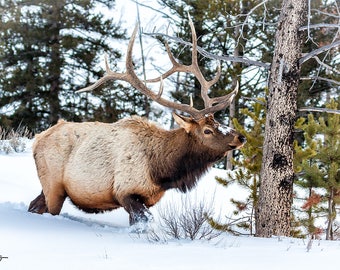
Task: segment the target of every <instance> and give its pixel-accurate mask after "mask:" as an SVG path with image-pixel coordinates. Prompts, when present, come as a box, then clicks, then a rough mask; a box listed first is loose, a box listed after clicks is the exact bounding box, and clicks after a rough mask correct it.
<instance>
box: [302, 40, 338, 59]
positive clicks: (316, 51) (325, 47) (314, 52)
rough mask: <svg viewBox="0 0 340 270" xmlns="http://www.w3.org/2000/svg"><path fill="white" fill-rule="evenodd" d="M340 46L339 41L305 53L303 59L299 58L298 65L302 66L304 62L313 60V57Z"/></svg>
mask: <svg viewBox="0 0 340 270" xmlns="http://www.w3.org/2000/svg"><path fill="white" fill-rule="evenodd" d="M338 46H340V40H337V41H335V42H333V43H331V44H328V45H325V46H322V47H321V48H319V49H316V50H314V51H312V52H310V53H307V54H305V55H304V56H303V57H301V58H300V60H299V64H300V65H302V64H303V63H304V62H306V61H307V60H309V59H311V58H313V57H314V56H316V55H318V54H320V53H323V52H325V51H328V50H330V49H332V48H335V47H338Z"/></svg>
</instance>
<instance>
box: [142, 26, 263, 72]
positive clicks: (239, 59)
mask: <svg viewBox="0 0 340 270" xmlns="http://www.w3.org/2000/svg"><path fill="white" fill-rule="evenodd" d="M143 34H144V35H148V36H153V37H157V36H159V37H165V38H167V39H170V40H173V41H175V42H177V43H180V44H184V45H186V46H190V47H191V46H192V43H191V42H188V41H185V40H183V39H181V38H178V37H172V36H169V35H167V34H163V33H145V32H144V33H143ZM197 51H198V52H199V53H200V54H201V55H203V56H204V57H207V58H209V59H214V60H220V61H231V62H238V63H243V64H245V65H248V66H258V67H262V68H265V69H269V67H270V64H269V63H263V62H260V61H255V60H250V59H247V58H243V57H235V56H227V55H215V54H212V53H209V52H207V51H206V50H204V49H203V48H201V47H200V46H197Z"/></svg>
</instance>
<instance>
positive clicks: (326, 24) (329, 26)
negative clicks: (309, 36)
mask: <svg viewBox="0 0 340 270" xmlns="http://www.w3.org/2000/svg"><path fill="white" fill-rule="evenodd" d="M324 27H325V28H340V25H339V24H332V23H318V24H311V25H305V26H302V27H300V28H299V30H300V31H305V30H308V29H315V28H324Z"/></svg>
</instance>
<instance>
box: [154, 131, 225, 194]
mask: <svg viewBox="0 0 340 270" xmlns="http://www.w3.org/2000/svg"><path fill="white" fill-rule="evenodd" d="M162 135H163V136H162V137H163V140H162V142H161V143H160V144H159V145H158V147H157V151H152V152H150V155H149V162H150V176H151V178H152V180H153V181H154V182H155V183H156V184H157V185H159V186H161V188H163V189H164V190H167V189H171V188H177V189H179V190H180V191H182V192H186V191H188V190H190V189H192V188H193V187H194V186H195V185H196V183H197V180H198V179H199V178H200V176H202V174H204V173H205V172H206V171H207V169H208V168H209V167H210V166H211V165H212V164H213V163H214V162H216V161H217V160H219V159H220V158H221V157H222V156H223V155H221V154H219V153H216V152H214V151H212V150H211V149H209V148H207V147H206V146H204V145H202V144H201V143H200V142H199V141H198V140H197V139H196V138H195V137H194V136H192V135H191V134H188V133H186V132H185V131H184V129H175V130H171V131H164V133H163V134H162ZM156 144H157V143H156ZM154 145H155V144H154Z"/></svg>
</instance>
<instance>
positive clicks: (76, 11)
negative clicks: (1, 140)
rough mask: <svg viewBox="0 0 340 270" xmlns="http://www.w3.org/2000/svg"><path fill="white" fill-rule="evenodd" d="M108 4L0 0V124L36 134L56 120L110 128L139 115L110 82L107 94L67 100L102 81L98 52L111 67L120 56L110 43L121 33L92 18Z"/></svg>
mask: <svg viewBox="0 0 340 270" xmlns="http://www.w3.org/2000/svg"><path fill="white" fill-rule="evenodd" d="M113 5H114V1H111V0H104V1H98V0H79V1H72V0H61V1H54V0H38V1H27V0H18V1H14V0H9V1H0V9H2V10H3V11H4V12H2V13H1V14H0V20H1V21H0V40H1V43H0V52H1V55H0V67H1V70H2V71H1V73H0V112H1V114H0V115H1V120H0V125H2V126H5V127H9V126H10V127H12V128H16V127H18V126H20V125H26V126H27V127H29V128H30V129H31V130H35V131H40V130H42V129H45V128H47V127H48V126H50V125H52V124H55V123H56V122H57V120H58V119H59V118H64V119H66V120H72V121H82V120H93V119H96V118H97V119H98V120H101V121H105V122H112V121H114V120H117V118H120V117H122V115H124V114H129V113H131V112H136V111H140V110H142V108H141V102H142V101H141V98H142V97H141V95H140V94H138V93H137V91H133V90H130V89H129V88H124V87H122V86H120V85H119V84H117V83H115V84H114V87H112V88H114V89H115V88H116V89H117V90H115V91H114V92H112V90H109V89H105V91H104V90H103V91H101V90H98V91H96V92H94V93H89V94H87V95H86V96H85V95H78V94H75V93H74V91H75V90H77V89H79V88H82V87H84V86H86V85H88V84H89V83H90V81H93V80H94V79H96V78H98V77H100V76H102V75H103V69H102V67H101V66H98V64H99V63H100V64H101V63H102V62H103V56H104V52H107V53H108V54H109V56H110V57H109V58H110V59H115V61H117V60H118V59H119V58H120V57H121V54H120V52H119V51H117V50H115V49H113V48H112V43H113V40H114V39H116V40H117V39H119V40H121V39H124V38H125V31H124V30H122V29H120V26H119V25H118V24H115V23H114V22H113V21H112V20H111V19H106V18H105V16H104V14H103V13H102V12H100V11H98V10H99V9H98V8H100V10H108V11H109V10H111V9H112V8H113ZM111 12H112V11H111ZM2 41H5V42H2ZM116 63H117V62H115V63H114V64H115V65H116ZM112 64H113V63H111V65H112ZM127 99H128V100H129V101H130V102H129V103H128V104H126V100H127ZM131 100H132V101H131Z"/></svg>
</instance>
